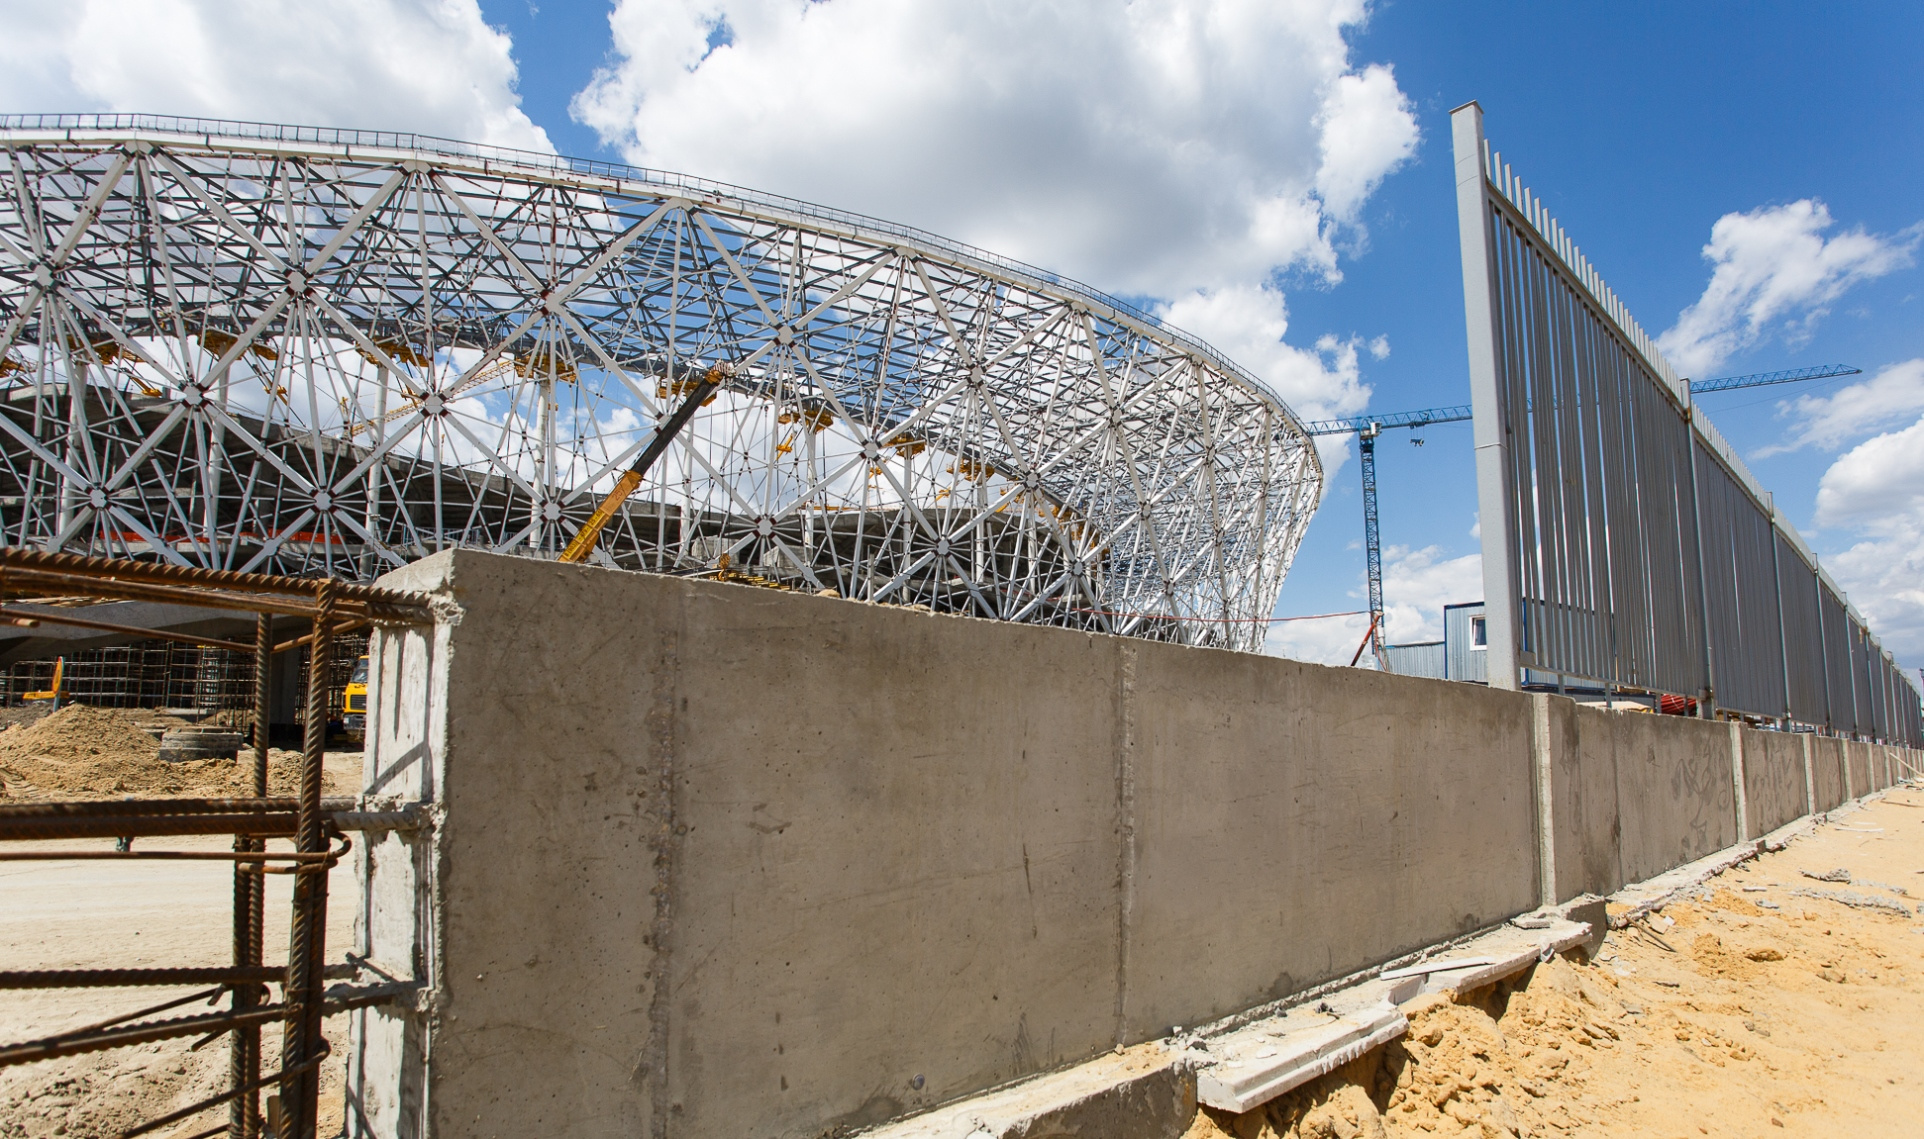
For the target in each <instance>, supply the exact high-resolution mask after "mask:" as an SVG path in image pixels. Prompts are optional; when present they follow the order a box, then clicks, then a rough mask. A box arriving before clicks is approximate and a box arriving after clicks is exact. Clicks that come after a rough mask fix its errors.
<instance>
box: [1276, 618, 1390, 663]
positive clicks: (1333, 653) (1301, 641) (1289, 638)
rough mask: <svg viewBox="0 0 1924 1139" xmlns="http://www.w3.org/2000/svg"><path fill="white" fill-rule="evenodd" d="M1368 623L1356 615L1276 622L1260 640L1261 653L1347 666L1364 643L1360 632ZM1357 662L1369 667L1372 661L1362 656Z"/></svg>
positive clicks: (1368, 657)
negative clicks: (1359, 646)
mask: <svg viewBox="0 0 1924 1139" xmlns="http://www.w3.org/2000/svg"><path fill="white" fill-rule="evenodd" d="M1369 624H1370V620H1369V617H1368V616H1366V615H1356V614H1351V615H1349V616H1344V617H1320V618H1316V619H1313V620H1307V621H1288V622H1282V623H1278V624H1275V625H1271V626H1270V627H1269V635H1268V636H1267V637H1265V638H1264V639H1263V651H1264V652H1265V653H1268V654H1269V655H1270V656H1273V657H1288V658H1289V659H1291V660H1306V661H1309V662H1311V663H1312V664H1341V665H1347V664H1348V663H1349V662H1350V657H1352V656H1353V655H1355V653H1356V646H1358V645H1360V644H1362V643H1363V632H1364V630H1366V629H1368V628H1369ZM1356 663H1357V666H1358V667H1361V668H1368V667H1371V666H1372V664H1373V661H1372V659H1371V657H1370V655H1369V654H1368V653H1364V654H1363V656H1362V658H1361V659H1360V660H1358V661H1357V662H1356Z"/></svg>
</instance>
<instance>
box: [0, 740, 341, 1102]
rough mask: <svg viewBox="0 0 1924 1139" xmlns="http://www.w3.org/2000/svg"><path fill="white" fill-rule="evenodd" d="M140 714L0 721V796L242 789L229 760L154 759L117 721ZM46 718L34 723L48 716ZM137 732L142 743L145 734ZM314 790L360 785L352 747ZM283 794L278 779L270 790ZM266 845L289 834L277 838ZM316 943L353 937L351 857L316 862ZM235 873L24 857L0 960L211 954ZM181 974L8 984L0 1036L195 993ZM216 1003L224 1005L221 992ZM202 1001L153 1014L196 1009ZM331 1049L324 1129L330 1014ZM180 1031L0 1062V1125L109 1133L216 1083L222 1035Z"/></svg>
mask: <svg viewBox="0 0 1924 1139" xmlns="http://www.w3.org/2000/svg"><path fill="white" fill-rule="evenodd" d="M140 715H141V714H137V713H130V712H120V711H114V712H107V711H102V710H97V709H90V708H80V707H75V708H70V709H62V710H61V711H60V712H56V713H54V715H53V716H50V717H47V718H45V719H43V720H40V721H39V722H38V723H35V724H33V725H32V726H30V727H28V726H13V727H10V728H7V729H5V730H0V783H4V786H5V794H4V795H0V803H5V802H23V801H25V802H30V801H33V800H36V799H76V798H101V797H106V796H109V795H112V796H115V797H118V796H120V795H129V794H132V795H141V796H169V795H171V796H211V795H231V794H245V793H246V791H245V789H244V781H243V780H242V779H241V776H240V775H239V773H238V772H237V770H236V769H237V767H238V766H239V765H236V764H235V763H233V762H231V761H225V760H203V761H195V762H190V763H163V762H162V761H160V760H159V759H158V758H157V753H158V750H159V745H158V743H157V742H156V741H154V739H153V737H152V736H151V735H147V734H145V733H144V732H140V731H139V730H137V729H135V728H133V727H131V724H132V721H133V720H135V719H136V718H139V717H140ZM50 726H51V728H52V729H53V730H51V731H50V730H48V729H49V727H50ZM143 741H145V742H143ZM298 759H299V756H298V753H295V752H284V751H280V750H279V749H276V750H275V751H274V752H273V755H272V761H271V763H270V771H271V772H272V773H273V774H274V776H275V778H274V780H273V788H272V789H273V790H275V791H277V792H278V791H279V788H280V787H281V786H283V785H289V782H288V778H287V776H286V775H283V774H282V773H283V772H286V773H290V774H291V772H292V771H293V768H294V766H295V763H296V762H297V761H298ZM325 766H326V781H325V787H324V793H326V794H333V795H339V794H351V793H352V792H353V790H354V788H355V787H357V786H358V785H359V781H360V771H361V756H360V753H359V752H358V751H348V750H342V751H331V752H329V753H328V754H327V759H326V765H325ZM280 793H285V792H280ZM232 843H233V840H232V839H231V838H227V837H213V836H207V837H199V836H196V837H183V838H164V839H163V838H149V839H140V840H137V841H136V842H135V844H134V849H135V850H136V851H141V850H189V851H191V850H205V851H217V850H231V849H232ZM113 845H114V844H113V841H112V840H111V839H105V840H85V841H69V842H50V843H35V844H13V849H16V850H18V849H25V848H28V847H33V848H37V849H41V850H52V851H58V850H95V851H100V850H112V849H113ZM269 845H270V847H271V848H274V849H280V848H285V847H287V846H288V844H287V843H286V842H283V841H278V840H277V841H275V842H272V843H270V844H269ZM328 881H329V886H328V913H327V917H328V921H327V927H328V930H327V944H328V953H329V958H330V959H333V960H339V959H340V958H341V956H342V955H343V954H344V952H345V951H346V950H347V949H348V948H349V947H350V946H351V945H352V940H351V939H352V936H353V929H354V914H355V911H356V909H357V908H358V906H359V890H358V887H357V883H356V880H355V872H354V866H353V861H352V858H351V857H350V858H349V859H347V860H344V861H343V863H342V864H341V865H339V866H337V867H335V869H334V870H333V871H332V873H331V874H330V875H329V879H328ZM290 882H291V879H290V878H289V877H287V876H285V875H270V876H269V877H268V879H267V904H266V917H267V928H266V937H265V954H264V956H265V958H266V960H267V961H268V962H269V963H278V962H281V961H284V960H286V954H287V936H288V931H287V918H288V903H289V891H290V888H291V887H290ZM232 905H233V874H232V870H231V868H230V867H229V866H228V865H225V864H220V863H214V862H180V861H141V862H137V863H131V862H125V861H80V860H70V861H31V862H5V863H0V970H11V969H63V968H66V969H87V968H112V967H118V968H125V967H147V968H152V967H158V966H166V965H196V966H211V965H222V964H226V963H228V962H229V961H231V960H232V953H233V940H232V937H233V926H232V913H233V910H232ZM196 991H204V990H197V989H196V988H195V987H181V988H149V987H142V988H124V989H86V990H74V989H59V990H44V991H10V992H7V993H5V994H4V996H3V997H0V1040H4V1041H6V1042H16V1041H23V1040H30V1039H36V1038H39V1037H43V1036H47V1035H51V1034H53V1033H56V1032H60V1031H64V1030H67V1029H72V1028H77V1027H80V1026H83V1025H86V1024H90V1023H94V1022H97V1021H102V1020H107V1019H109V1018H111V1017H116V1016H119V1015H122V1014H125V1013H128V1012H132V1011H135V1010H137V1009H141V1008H145V1007H148V1006H151V1005H157V1004H161V1003H162V1002H165V1001H169V1000H173V999H175V998H177V997H184V996H188V995H191V994H193V993H195V992H196ZM223 1003H224V1002H223ZM207 1009H208V1006H207V1004H206V1003H204V1002H196V1003H194V1004H189V1005H183V1006H181V1007H179V1008H177V1009H173V1010H169V1011H166V1012H161V1013H157V1014H155V1015H156V1016H179V1015H186V1014H189V1013H193V1012H198V1011H207ZM325 1032H326V1036H327V1038H328V1040H329V1041H330V1042H331V1043H332V1045H333V1046H334V1049H335V1052H334V1055H333V1057H331V1058H330V1059H329V1061H328V1062H327V1063H326V1065H325V1067H324V1069H323V1076H322V1097H323V1099H322V1103H323V1109H322V1122H323V1130H322V1134H323V1135H328V1136H331V1135H336V1134H339V1133H340V1131H341V1129H342V1128H341V1123H342V1095H341V1092H342V1077H341V1074H342V1071H343V1068H342V1055H343V1053H344V1052H345V1050H346V1047H347V1021H346V1018H345V1017H337V1018H334V1019H332V1020H330V1021H329V1022H328V1023H327V1026H326V1030H325ZM194 1043H195V1041H194V1039H193V1038H186V1039H176V1040H169V1041H163V1042H159V1043H153V1044H145V1045H139V1046H136V1047H133V1048H126V1049H117V1050H114V1051H109V1052H99V1053H93V1054H90V1055H82V1056H73V1057H67V1058H63V1059H59V1060H51V1061H45V1062H40V1063H33V1064H24V1065H19V1066H16V1067H9V1068H0V1137H4V1139H14V1137H17V1136H34V1137H39V1136H62V1137H76V1139H87V1137H92V1136H117V1135H119V1134H120V1133H121V1131H123V1130H125V1129H126V1128H129V1127H131V1126H134V1125H136V1124H138V1123H141V1122H144V1121H146V1120H149V1119H153V1118H155V1117H157V1116H160V1115H165V1114H167V1113H168V1112H171V1111H173V1110H175V1109H177V1108H179V1107H181V1106H184V1105H186V1104H188V1103H191V1102H193V1101H195V1100H197V1099H201V1098H205V1097H207V1096H210V1095H214V1094H217V1093H218V1092H219V1091H220V1090H221V1089H222V1088H223V1087H225V1082H224V1081H225V1078H226V1073H227V1065H228V1047H227V1041H226V1039H225V1038H222V1039H220V1040H217V1041H214V1042H212V1043H209V1044H207V1045H205V1046H204V1047H201V1048H199V1049H195V1048H194V1047H193V1045H194ZM262 1054H263V1067H264V1070H265V1071H269V1072H271V1071H273V1069H274V1067H275V1066H276V1063H277V1057H278V1056H279V1041H278V1039H277V1033H276V1032H275V1030H273V1029H271V1028H270V1029H268V1030H267V1031H266V1032H265V1033H264V1039H263V1042H262ZM225 1119H226V1109H225V1108H224V1107H222V1108H217V1109H214V1110H211V1111H208V1112H206V1113H203V1114H201V1115H198V1116H195V1117H193V1118H192V1119H188V1120H183V1121H181V1122H180V1123H179V1124H177V1125H175V1126H173V1127H169V1128H164V1129H162V1130H161V1131H159V1132H156V1133H155V1134H157V1135H158V1136H161V1137H163V1139H165V1137H167V1136H186V1135H194V1134H198V1133H200V1132H203V1131H206V1130H207V1129H208V1128H210V1127H212V1126H214V1125H216V1124H217V1123H220V1122H221V1121H223V1120H225Z"/></svg>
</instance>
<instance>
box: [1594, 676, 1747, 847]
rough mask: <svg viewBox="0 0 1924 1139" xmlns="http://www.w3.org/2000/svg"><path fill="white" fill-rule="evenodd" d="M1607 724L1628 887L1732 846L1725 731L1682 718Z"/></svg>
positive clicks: (1732, 799)
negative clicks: (1611, 729)
mask: <svg viewBox="0 0 1924 1139" xmlns="http://www.w3.org/2000/svg"><path fill="white" fill-rule="evenodd" d="M1611 719H1612V725H1613V727H1614V729H1615V731H1614V733H1613V744H1614V746H1615V749H1616V767H1617V809H1618V811H1619V813H1620V816H1621V818H1622V820H1623V839H1622V850H1621V854H1620V858H1621V865H1622V868H1623V880H1624V881H1625V882H1638V881H1641V880H1643V879H1645V878H1649V877H1652V876H1654V875H1657V874H1661V873H1662V872H1664V871H1665V870H1668V869H1670V868H1671V867H1673V866H1679V865H1682V864H1683V863H1685V862H1690V861H1693V860H1695V859H1698V858H1702V857H1703V856H1704V855H1707V854H1710V853H1712V852H1714V851H1717V850H1721V849H1722V848H1724V847H1726V846H1729V845H1730V844H1731V843H1734V842H1736V841H1737V812H1736V788H1735V787H1734V785H1733V784H1732V781H1731V775H1730V732H1729V729H1728V728H1727V727H1725V726H1724V725H1723V724H1716V723H1711V722H1709V721H1707V720H1693V719H1688V718H1685V717H1682V716H1650V715H1635V714H1623V715H1616V716H1613V717H1612V718H1611Z"/></svg>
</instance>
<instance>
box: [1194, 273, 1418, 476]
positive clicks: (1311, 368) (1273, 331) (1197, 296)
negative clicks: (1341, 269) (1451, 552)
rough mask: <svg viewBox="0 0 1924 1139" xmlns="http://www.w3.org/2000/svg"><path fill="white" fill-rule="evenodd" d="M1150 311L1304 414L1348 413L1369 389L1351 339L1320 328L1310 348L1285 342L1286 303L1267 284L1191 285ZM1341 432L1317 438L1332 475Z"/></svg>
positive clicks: (1343, 446)
mask: <svg viewBox="0 0 1924 1139" xmlns="http://www.w3.org/2000/svg"><path fill="white" fill-rule="evenodd" d="M1158 315H1160V316H1161V317H1162V318H1163V319H1164V320H1167V321H1168V322H1169V323H1170V324H1173V325H1175V326H1176V327H1177V328H1180V329H1183V330H1184V331H1187V332H1190V333H1193V334H1195V335H1196V336H1199V337H1201V338H1202V339H1203V340H1204V341H1206V342H1207V343H1208V344H1210V345H1211V346H1213V347H1214V348H1216V349H1217V350H1218V351H1220V352H1222V353H1223V354H1224V355H1225V356H1228V357H1229V358H1230V359H1231V360H1234V361H1236V362H1237V363H1238V364H1241V365H1242V366H1243V367H1245V368H1248V369H1249V370H1250V371H1251V372H1254V373H1255V374H1256V375H1258V376H1261V377H1263V379H1265V380H1267V381H1268V382H1269V384H1270V386H1271V387H1273V388H1274V389H1276V394H1278V395H1280V396H1282V397H1283V402H1285V403H1287V404H1289V406H1290V408H1291V410H1293V411H1295V412H1296V413H1297V414H1298V415H1300V416H1302V417H1303V418H1304V419H1327V418H1334V417H1336V416H1343V415H1354V414H1355V413H1357V412H1359V411H1361V410H1363V407H1364V405H1365V404H1367V403H1368V402H1369V396H1370V389H1369V388H1367V387H1365V386H1364V385H1363V382H1362V369H1361V368H1360V367H1359V365H1358V363H1357V351H1356V350H1357V346H1358V344H1359V340H1358V338H1356V337H1350V338H1349V339H1347V340H1338V339H1337V338H1336V337H1334V336H1331V335H1327V334H1325V335H1323V336H1321V337H1319V338H1318V339H1317V341H1316V345H1315V347H1314V348H1313V349H1306V348H1297V347H1295V346H1294V345H1291V344H1288V343H1285V342H1284V340H1283V336H1284V334H1285V333H1287V332H1288V331H1289V305H1288V302H1287V300H1286V299H1285V298H1284V296H1283V294H1282V292H1281V291H1280V290H1278V289H1276V288H1274V287H1272V286H1268V285H1236V286H1230V287H1227V288H1220V289H1213V290H1209V291H1197V292H1192V293H1190V294H1188V295H1187V296H1184V297H1181V298H1179V299H1177V300H1175V301H1173V302H1171V303H1169V304H1166V305H1163V306H1161V309H1160V312H1159V314H1158ZM1379 339H1381V338H1379ZM1385 353H1386V354H1387V343H1386V344H1385ZM1378 359H1381V357H1378ZM1349 438H1350V437H1349V436H1347V435H1323V436H1318V437H1317V444H1318V446H1319V448H1320V449H1321V453H1322V457H1323V469H1324V471H1325V472H1326V473H1329V474H1334V473H1335V472H1336V470H1337V468H1338V467H1340V466H1341V465H1342V463H1343V460H1344V458H1345V457H1346V456H1347V455H1348V453H1349Z"/></svg>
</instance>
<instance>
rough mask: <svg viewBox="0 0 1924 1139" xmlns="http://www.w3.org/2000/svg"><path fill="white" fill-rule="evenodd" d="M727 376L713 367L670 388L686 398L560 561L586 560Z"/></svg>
mask: <svg viewBox="0 0 1924 1139" xmlns="http://www.w3.org/2000/svg"><path fill="white" fill-rule="evenodd" d="M728 373H729V368H728V365H726V364H716V365H715V366H714V367H712V368H709V369H708V372H707V374H705V375H703V376H702V378H701V379H699V380H695V381H693V382H692V383H691V382H689V381H686V380H683V381H680V382H678V383H676V384H675V385H673V387H674V390H675V391H676V392H681V391H686V392H687V393H688V395H687V397H686V398H685V399H683V400H682V404H681V406H680V407H678V408H676V409H675V411H674V414H673V415H670V416H669V417H668V418H667V419H666V420H665V421H664V422H663V423H662V424H661V426H660V427H658V428H656V429H655V437H654V438H653V439H650V440H648V445H647V446H646V447H643V448H642V449H641V455H640V456H639V457H637V458H636V459H635V465H634V466H632V467H629V468H628V469H627V470H626V471H623V472H622V474H621V477H620V478H619V479H617V480H615V489H613V490H611V491H609V492H608V497H606V498H604V499H602V500H601V505H600V506H597V507H595V512H594V513H593V514H591V515H589V516H588V520H587V521H586V522H583V523H582V524H581V529H579V530H577V531H575V536H574V538H573V540H571V541H570V542H569V543H568V548H567V549H565V550H563V551H561V558H560V560H561V561H563V562H567V563H568V564H570V565H575V564H579V563H581V562H585V561H587V560H588V555H589V554H590V553H592V552H593V551H594V548H595V539H597V538H599V537H601V531H602V528H603V527H605V526H607V525H608V523H609V522H610V521H611V520H612V519H613V518H614V516H615V512H616V511H618V510H620V509H621V505H622V503H624V502H627V501H628V496H629V495H631V494H633V493H635V488H637V487H639V486H640V485H641V480H642V479H643V478H645V477H646V476H647V474H648V468H650V467H652V466H654V465H655V460H657V459H659V458H661V456H662V455H663V454H664V453H665V452H667V450H668V444H670V443H672V442H674V440H675V436H676V435H679V434H681V429H682V428H684V427H686V426H688V421H689V420H691V419H693V418H694V417H695V412H696V411H697V410H699V409H700V408H701V406H702V404H704V403H706V402H708V401H709V400H710V399H713V398H714V395H715V392H716V391H718V390H720V388H721V386H722V384H724V383H726V382H727V380H728Z"/></svg>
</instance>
